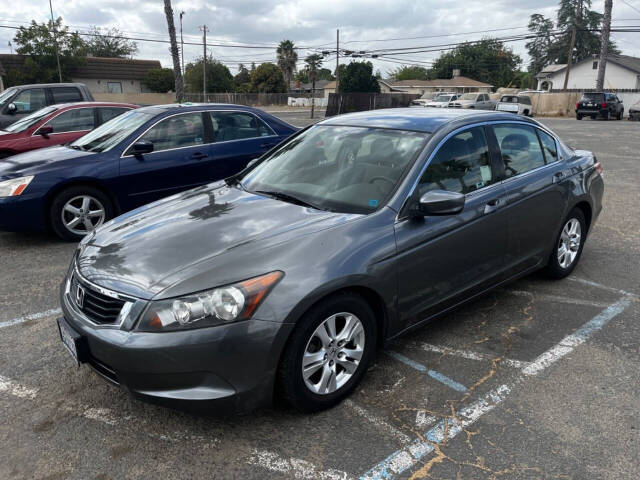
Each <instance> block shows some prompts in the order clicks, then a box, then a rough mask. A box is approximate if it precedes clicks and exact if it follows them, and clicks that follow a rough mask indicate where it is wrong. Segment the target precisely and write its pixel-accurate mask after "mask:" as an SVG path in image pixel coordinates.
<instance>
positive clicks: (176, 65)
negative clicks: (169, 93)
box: [164, 0, 184, 103]
mask: <svg viewBox="0 0 640 480" xmlns="http://www.w3.org/2000/svg"><path fill="white" fill-rule="evenodd" d="M164 14H165V15H166V17H167V27H168V29H169V40H170V42H171V48H170V51H171V58H172V59H173V76H174V79H175V83H176V101H178V102H179V103H180V102H182V99H183V97H184V83H183V80H182V69H181V68H180V54H179V53H178V42H177V41H176V27H175V25H174V24H173V8H172V7H171V0H164Z"/></svg>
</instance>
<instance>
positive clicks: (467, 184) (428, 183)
mask: <svg viewBox="0 0 640 480" xmlns="http://www.w3.org/2000/svg"><path fill="white" fill-rule="evenodd" d="M492 183H494V179H493V175H492V172H491V163H490V159H489V147H488V145H487V139H486V136H485V133H484V128H482V127H474V128H470V129H469V130H465V131H463V132H460V133H458V134H456V135H454V136H453V137H451V138H450V139H449V140H447V142H446V143H445V144H444V145H443V146H442V147H440V150H438V152H437V153H436V155H435V156H434V157H433V159H432V160H431V163H430V164H429V166H428V167H427V170H426V171H425V172H424V174H423V175H422V178H420V182H419V183H418V192H419V194H420V196H422V195H424V194H425V193H427V192H429V191H431V190H446V191H449V192H457V193H462V194H467V193H469V192H473V191H475V190H478V189H480V188H483V187H486V186H487V185H491V184H492Z"/></svg>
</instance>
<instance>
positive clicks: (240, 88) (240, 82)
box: [233, 64, 251, 93]
mask: <svg viewBox="0 0 640 480" xmlns="http://www.w3.org/2000/svg"><path fill="white" fill-rule="evenodd" d="M233 83H234V85H235V87H236V92H241V93H247V92H249V91H251V74H250V73H249V70H247V68H246V67H245V66H244V65H243V64H240V65H238V73H236V76H235V77H233Z"/></svg>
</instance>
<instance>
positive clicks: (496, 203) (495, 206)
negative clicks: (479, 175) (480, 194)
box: [484, 198, 503, 214]
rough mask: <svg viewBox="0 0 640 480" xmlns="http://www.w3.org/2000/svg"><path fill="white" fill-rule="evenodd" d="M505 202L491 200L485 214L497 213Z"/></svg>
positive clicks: (496, 199)
mask: <svg viewBox="0 0 640 480" xmlns="http://www.w3.org/2000/svg"><path fill="white" fill-rule="evenodd" d="M502 203H503V200H502V198H494V199H493V200H489V201H488V202H487V204H486V205H485V206H484V213H485V214H487V213H491V212H495V211H496V210H497V209H498V208H500V207H501V206H502Z"/></svg>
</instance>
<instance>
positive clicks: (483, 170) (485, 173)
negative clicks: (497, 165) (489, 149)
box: [480, 165, 491, 183]
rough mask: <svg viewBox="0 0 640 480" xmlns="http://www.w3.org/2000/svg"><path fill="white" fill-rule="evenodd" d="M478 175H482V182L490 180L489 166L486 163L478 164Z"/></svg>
mask: <svg viewBox="0 0 640 480" xmlns="http://www.w3.org/2000/svg"><path fill="white" fill-rule="evenodd" d="M480 176H481V177H482V181H483V182H484V183H487V182H490V181H491V167H490V166H488V165H481V166H480Z"/></svg>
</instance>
